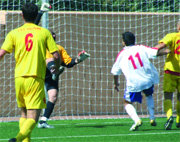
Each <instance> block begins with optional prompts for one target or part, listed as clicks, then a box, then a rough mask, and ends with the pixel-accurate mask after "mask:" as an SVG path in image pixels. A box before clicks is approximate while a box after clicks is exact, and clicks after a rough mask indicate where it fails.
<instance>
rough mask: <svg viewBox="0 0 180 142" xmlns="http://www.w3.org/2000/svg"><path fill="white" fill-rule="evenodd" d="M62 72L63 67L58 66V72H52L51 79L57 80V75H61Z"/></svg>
mask: <svg viewBox="0 0 180 142" xmlns="http://www.w3.org/2000/svg"><path fill="white" fill-rule="evenodd" d="M63 72H64V67H63V66H60V67H59V69H58V71H57V72H54V73H53V74H52V79H53V80H55V81H56V80H58V79H59V75H60V74H62V73H63Z"/></svg>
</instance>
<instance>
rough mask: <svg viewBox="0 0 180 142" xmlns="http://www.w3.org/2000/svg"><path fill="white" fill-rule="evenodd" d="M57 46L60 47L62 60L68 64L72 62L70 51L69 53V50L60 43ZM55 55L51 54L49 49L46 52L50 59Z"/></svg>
mask: <svg viewBox="0 0 180 142" xmlns="http://www.w3.org/2000/svg"><path fill="white" fill-rule="evenodd" d="M57 47H58V49H59V50H58V51H59V54H60V55H61V61H62V62H63V63H64V64H66V65H68V64H69V63H70V62H71V60H72V58H71V57H70V56H69V55H68V53H67V51H66V50H65V49H64V48H63V47H62V46H61V45H58V44H57ZM52 57H53V56H52V54H50V53H49V52H48V51H47V53H46V58H47V59H48V58H52Z"/></svg>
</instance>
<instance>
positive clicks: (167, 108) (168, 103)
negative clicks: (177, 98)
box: [164, 99, 172, 119]
mask: <svg viewBox="0 0 180 142" xmlns="http://www.w3.org/2000/svg"><path fill="white" fill-rule="evenodd" d="M164 111H165V113H166V116H167V119H169V118H170V117H171V116H172V101H171V100H169V99H167V100H164Z"/></svg>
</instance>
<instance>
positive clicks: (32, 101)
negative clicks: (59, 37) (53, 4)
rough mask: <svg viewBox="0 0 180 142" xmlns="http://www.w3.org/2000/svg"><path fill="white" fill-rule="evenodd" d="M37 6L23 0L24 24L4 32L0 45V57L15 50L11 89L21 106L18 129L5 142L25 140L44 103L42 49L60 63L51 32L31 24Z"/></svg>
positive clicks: (44, 56) (34, 17)
mask: <svg viewBox="0 0 180 142" xmlns="http://www.w3.org/2000/svg"><path fill="white" fill-rule="evenodd" d="M37 14H38V7H37V6H36V5H35V4H33V3H27V4H25V5H24V6H23V7H22V16H23V19H24V21H25V24H24V25H23V26H21V27H19V28H17V29H14V30H12V31H10V32H9V33H8V35H7V36H6V39H5V41H4V43H3V45H2V47H1V49H0V59H2V58H3V56H4V55H5V54H6V53H12V52H13V51H14V53H15V61H16V66H15V89H16V99H17V104H18V107H19V108H21V117H20V120H19V127H20V131H19V133H18V134H17V136H16V137H15V138H12V139H10V140H9V142H22V141H23V142H29V141H30V134H31V132H32V130H33V128H34V127H35V125H36V123H37V121H38V118H39V115H40V112H41V109H43V108H45V107H46V100H45V93H44V79H45V73H46V61H45V60H46V49H48V50H49V52H50V53H52V54H53V57H54V59H55V61H56V64H57V65H59V64H60V55H59V53H58V52H57V51H58V48H57V46H56V43H55V42H54V39H53V37H52V35H51V33H50V32H49V31H48V30H47V29H45V28H42V27H40V26H37V25H35V24H34V21H35V19H36V16H37Z"/></svg>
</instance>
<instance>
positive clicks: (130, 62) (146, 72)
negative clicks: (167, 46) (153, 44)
mask: <svg viewBox="0 0 180 142" xmlns="http://www.w3.org/2000/svg"><path fill="white" fill-rule="evenodd" d="M157 51H158V50H157V49H156V48H150V47H147V46H144V45H132V46H126V47H124V48H123V50H122V51H121V52H119V54H118V55H117V57H116V60H115V63H114V65H113V67H112V69H111V73H112V74H113V75H120V74H121V73H123V74H124V76H125V78H126V86H127V88H126V89H127V91H128V92H140V91H142V90H145V89H148V88H150V87H151V86H152V85H153V84H157V83H158V82H159V75H158V72H157V70H156V68H155V67H154V66H153V64H152V63H151V62H150V60H149V59H151V58H154V57H155V56H156V55H157Z"/></svg>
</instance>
